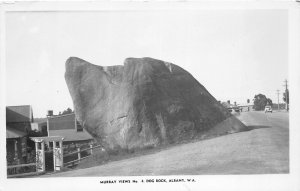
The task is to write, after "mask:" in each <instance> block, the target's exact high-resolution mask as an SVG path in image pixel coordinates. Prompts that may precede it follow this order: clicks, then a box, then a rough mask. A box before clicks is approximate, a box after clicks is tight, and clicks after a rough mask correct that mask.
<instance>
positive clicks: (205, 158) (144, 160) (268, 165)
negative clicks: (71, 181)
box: [51, 112, 289, 177]
mask: <svg viewBox="0 0 300 191" xmlns="http://www.w3.org/2000/svg"><path fill="white" fill-rule="evenodd" d="M288 117H289V115H288V113H286V112H278V113H267V114H265V113H263V112H243V113H241V115H240V116H239V117H238V118H240V120H241V121H242V122H244V123H245V124H246V125H247V126H249V127H250V129H251V130H249V131H246V132H241V133H235V134H229V135H224V136H221V137H217V138H213V139H209V140H204V141H198V142H194V143H188V144H182V145H178V146H175V147H172V148H169V149H166V150H163V151H160V152H157V153H153V154H148V155H144V156H139V157H135V158H130V159H125V160H121V161H114V162H111V163H108V164H105V165H101V166H97V167H92V168H87V169H79V170H73V171H67V172H61V173H56V174H53V175H51V176H53V177H70V176H72V177H73V176H134V175H145V176H146V175H199V174H203V175H206V174H269V173H288V172H289V121H288Z"/></svg>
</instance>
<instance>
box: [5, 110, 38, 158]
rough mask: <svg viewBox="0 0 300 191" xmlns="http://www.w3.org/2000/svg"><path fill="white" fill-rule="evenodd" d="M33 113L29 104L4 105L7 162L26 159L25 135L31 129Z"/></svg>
mask: <svg viewBox="0 0 300 191" xmlns="http://www.w3.org/2000/svg"><path fill="white" fill-rule="evenodd" d="M32 122H33V113H32V108H31V106H30V105H21V106H7V107H6V158H7V163H8V164H19V163H24V162H26V160H27V135H28V132H29V131H30V130H31V123H32Z"/></svg>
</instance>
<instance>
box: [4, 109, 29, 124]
mask: <svg viewBox="0 0 300 191" xmlns="http://www.w3.org/2000/svg"><path fill="white" fill-rule="evenodd" d="M10 122H33V114H32V108H31V106H30V105H18V106H7V107H6V123H10Z"/></svg>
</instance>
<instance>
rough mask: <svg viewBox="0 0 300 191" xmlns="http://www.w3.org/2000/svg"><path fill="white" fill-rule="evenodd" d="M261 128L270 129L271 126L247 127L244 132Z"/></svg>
mask: <svg viewBox="0 0 300 191" xmlns="http://www.w3.org/2000/svg"><path fill="white" fill-rule="evenodd" d="M263 128H271V126H266V125H249V126H247V128H246V131H251V130H254V129H263Z"/></svg>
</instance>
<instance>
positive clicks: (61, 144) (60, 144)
mask: <svg viewBox="0 0 300 191" xmlns="http://www.w3.org/2000/svg"><path fill="white" fill-rule="evenodd" d="M59 147H60V151H61V160H60V162H61V163H60V167H61V168H62V167H63V166H64V148H63V143H62V140H60V141H59Z"/></svg>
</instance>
